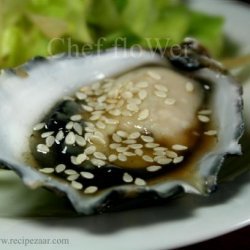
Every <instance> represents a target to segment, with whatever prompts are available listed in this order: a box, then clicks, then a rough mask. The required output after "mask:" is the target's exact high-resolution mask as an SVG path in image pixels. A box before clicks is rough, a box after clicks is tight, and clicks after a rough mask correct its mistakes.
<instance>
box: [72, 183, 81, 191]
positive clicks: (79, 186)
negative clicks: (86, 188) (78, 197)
mask: <svg viewBox="0 0 250 250" xmlns="http://www.w3.org/2000/svg"><path fill="white" fill-rule="evenodd" d="M71 186H72V187H73V188H74V189H77V190H81V189H82V184H81V183H80V182H78V181H72V182H71Z"/></svg>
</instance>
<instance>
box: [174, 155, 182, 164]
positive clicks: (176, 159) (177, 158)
mask: <svg viewBox="0 0 250 250" xmlns="http://www.w3.org/2000/svg"><path fill="white" fill-rule="evenodd" d="M183 160H184V157H183V156H178V157H176V158H174V160H173V163H174V164H177V163H180V162H182V161H183Z"/></svg>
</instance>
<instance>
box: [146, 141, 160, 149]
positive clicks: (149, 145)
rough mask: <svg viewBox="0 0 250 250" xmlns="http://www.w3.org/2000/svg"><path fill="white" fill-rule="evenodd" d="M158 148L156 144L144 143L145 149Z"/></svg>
mask: <svg viewBox="0 0 250 250" xmlns="http://www.w3.org/2000/svg"><path fill="white" fill-rule="evenodd" d="M158 146H159V144H158V143H152V142H149V143H146V144H145V147H146V148H156V147H158Z"/></svg>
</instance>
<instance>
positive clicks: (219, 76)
mask: <svg viewBox="0 0 250 250" xmlns="http://www.w3.org/2000/svg"><path fill="white" fill-rule="evenodd" d="M170 52H171V51H170V50H168V51H167V53H166V55H165V57H162V56H160V55H159V54H156V53H152V52H146V51H129V50H123V49H114V50H110V51H106V52H103V53H101V54H90V55H88V56H85V57H79V56H78V57H74V56H62V55H59V56H55V57H51V58H48V59H45V58H35V59H34V60H32V61H30V62H29V63H27V64H25V65H23V66H21V67H18V68H16V69H13V70H5V71H3V72H2V75H1V77H0V120H1V125H0V163H1V165H2V166H3V167H5V168H9V169H12V170H14V171H16V172H17V174H18V175H19V176H20V177H21V178H22V180H23V181H24V183H25V184H26V185H28V186H29V187H31V188H37V187H40V186H43V187H46V188H48V189H51V190H55V191H56V192H58V193H62V194H65V195H66V196H67V197H68V199H69V200H70V201H71V203H72V205H73V207H74V208H75V209H76V211H77V212H79V213H84V214H91V213H96V212H102V211H106V210H112V209H116V208H118V209H119V208H120V207H122V206H125V207H126V206H127V205H128V206H130V205H132V206H133V205H134V203H137V204H140V203H141V204H144V203H147V202H148V201H156V200H164V199H167V198H169V197H172V196H174V195H178V194H180V193H183V192H187V193H196V194H203V195H206V194H209V193H211V192H212V191H213V190H214V189H215V187H216V185H217V174H218V172H219V170H220V167H221V165H222V162H223V160H224V157H225V156H226V155H227V154H240V152H241V148H240V145H239V143H238V141H239V138H240V137H241V135H242V132H243V122H242V116H241V111H242V99H241V89H240V87H239V86H238V85H237V83H236V82H235V81H234V79H233V78H232V77H231V76H230V75H229V74H228V73H227V72H226V70H225V69H223V67H222V66H221V65H220V64H219V63H217V62H216V61H214V60H212V59H211V58H210V57H209V56H208V55H207V53H206V51H205V50H204V49H202V48H201V47H200V46H199V45H198V44H197V43H196V42H194V41H191V40H189V39H187V40H186V41H185V42H184V43H183V44H182V45H181V46H180V48H179V52H180V53H179V55H178V56H175V55H172V54H171V53H170ZM172 52H173V51H172ZM228 110H230V112H231V115H230V116H229V115H228Z"/></svg>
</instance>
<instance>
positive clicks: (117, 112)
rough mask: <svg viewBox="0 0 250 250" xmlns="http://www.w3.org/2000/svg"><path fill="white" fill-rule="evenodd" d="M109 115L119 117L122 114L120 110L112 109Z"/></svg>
mask: <svg viewBox="0 0 250 250" xmlns="http://www.w3.org/2000/svg"><path fill="white" fill-rule="evenodd" d="M109 114H111V115H113V116H119V115H120V114H121V111H120V110H119V109H112V110H110V111H109Z"/></svg>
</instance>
